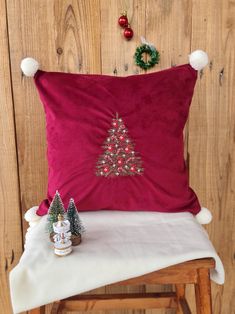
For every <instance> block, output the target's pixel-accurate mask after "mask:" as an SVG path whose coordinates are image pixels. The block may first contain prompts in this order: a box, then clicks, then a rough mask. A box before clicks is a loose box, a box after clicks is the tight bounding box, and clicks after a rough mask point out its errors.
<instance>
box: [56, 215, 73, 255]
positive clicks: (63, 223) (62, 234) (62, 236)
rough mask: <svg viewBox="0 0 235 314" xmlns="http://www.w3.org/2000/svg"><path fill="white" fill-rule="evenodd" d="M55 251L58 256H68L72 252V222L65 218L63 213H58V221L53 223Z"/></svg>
mask: <svg viewBox="0 0 235 314" xmlns="http://www.w3.org/2000/svg"><path fill="white" fill-rule="evenodd" d="M53 230H54V232H55V235H54V237H53V238H54V252H55V254H56V255H58V256H66V255H68V254H70V253H71V252H72V242H71V241H70V237H71V232H69V230H70V222H69V221H68V220H64V217H63V216H62V215H58V221H57V222H55V223H53Z"/></svg>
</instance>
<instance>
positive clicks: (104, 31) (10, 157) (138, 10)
mask: <svg viewBox="0 0 235 314" xmlns="http://www.w3.org/2000/svg"><path fill="white" fill-rule="evenodd" d="M0 7H1V18H0V51H1V53H0V69H1V71H0V95H1V97H0V120H1V124H0V134H1V136H0V183H1V185H0V187H1V191H0V192H1V193H0V202H1V203H0V204H1V211H0V227H1V228H0V275H1V277H0V308H1V313H3V314H8V313H11V307H10V299H9V293H8V280H7V276H8V272H9V270H10V269H11V268H12V267H13V266H14V265H15V264H16V263H17V261H18V260H19V257H20V254H21V252H22V249H23V248H22V236H23V234H24V233H25V231H26V228H27V225H26V224H25V222H23V220H22V217H23V214H24V212H25V211H26V209H27V208H29V207H31V206H32V205H35V204H38V203H39V202H40V201H41V200H42V199H43V198H44V197H45V192H46V181H47V164H46V158H45V153H46V142H45V120H44V113H43V109H42V106H41V104H40V102H39V99H38V96H37V93H36V90H35V87H34V85H33V80H32V79H29V78H25V77H24V76H22V74H21V71H20V68H19V64H20V61H21V59H22V58H23V57H26V56H33V57H34V58H36V59H37V60H39V61H40V64H41V68H43V69H46V70H53V71H66V72H79V73H103V74H110V75H120V76H125V75H131V74H133V73H143V71H141V70H140V69H139V68H137V67H136V66H135V65H134V62H133V54H134V51H135V48H136V46H137V45H139V43H140V41H139V38H140V36H141V35H143V36H146V38H147V40H149V41H150V42H153V43H154V44H155V45H156V46H157V48H158V49H159V51H160V53H161V62H160V64H159V65H158V66H157V67H155V68H153V69H152V71H159V70H161V69H165V68H168V67H170V66H173V65H178V64H183V63H186V62H187V60H188V59H187V55H188V54H189V53H190V51H193V50H195V49H197V48H201V49H204V50H206V51H207V52H208V54H209V57H210V66H209V67H207V68H206V69H205V70H204V71H203V72H201V73H200V77H199V80H198V82H197V86H196V90H195V95H194V98H193V102H192V107H191V113H190V118H189V122H188V124H187V128H186V131H185V138H186V153H187V155H188V156H189V157H190V158H189V167H190V179H191V184H192V186H193V188H194V189H195V190H196V191H197V193H198V195H199V197H200V199H201V202H202V204H203V205H204V206H207V207H208V208H210V209H211V210H212V212H213V215H214V220H213V222H212V223H211V224H210V225H209V226H208V227H207V230H208V232H209V234H210V237H211V240H212V242H213V243H214V245H215V247H216V249H217V251H218V253H219V255H220V256H221V258H222V260H223V262H224V266H225V270H226V274H227V279H226V284H225V285H224V287H221V286H217V285H215V284H213V285H212V287H213V308H214V313H215V314H221V313H222V314H230V313H235V298H234V295H235V271H234V264H235V253H234V252H235V215H234V206H235V198H234V187H235V185H234V183H235V182H234V180H235V169H234V161H235V158H234V154H235V152H234V146H235V145H234V142H235V140H234V138H235V135H234V134H235V129H234V128H235V107H234V102H235V89H234V87H233V86H234V76H235V53H234V48H235V47H234V46H235V44H234V43H235V2H234V1H231V0H223V1H220V0H207V1H205V0H77V1H75V0H0ZM123 10H127V11H128V17H129V20H130V22H131V26H132V27H133V29H134V32H135V36H134V38H133V40H131V41H130V42H127V41H125V40H124V39H123V37H122V30H121V29H120V28H119V26H118V25H117V19H118V17H119V15H120V12H122V11H123ZM156 288H157V289H171V287H164V288H163V287H137V288H130V289H128V290H129V291H144V290H145V289H147V290H148V291H150V290H153V289H156ZM122 289H123V288H122ZM106 290H107V293H108V292H110V290H108V289H106ZM188 297H189V300H190V303H191V305H192V308H193V309H194V311H193V313H195V306H194V301H193V290H192V288H189V289H188ZM48 308H49V307H48ZM122 312H123V313H124V312H125V313H126V312H127V311H122ZM138 312H142V311H138ZM148 312H150V311H148ZM151 312H153V313H151V314H157V313H168V314H169V313H172V312H171V311H169V310H168V311H164V310H160V311H157V310H154V311H151Z"/></svg>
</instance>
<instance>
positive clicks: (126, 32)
mask: <svg viewBox="0 0 235 314" xmlns="http://www.w3.org/2000/svg"><path fill="white" fill-rule="evenodd" d="M123 35H124V37H125V38H126V39H127V40H130V39H131V38H132V37H133V35H134V32H133V30H132V28H131V27H130V26H128V27H126V28H125V29H124V32H123Z"/></svg>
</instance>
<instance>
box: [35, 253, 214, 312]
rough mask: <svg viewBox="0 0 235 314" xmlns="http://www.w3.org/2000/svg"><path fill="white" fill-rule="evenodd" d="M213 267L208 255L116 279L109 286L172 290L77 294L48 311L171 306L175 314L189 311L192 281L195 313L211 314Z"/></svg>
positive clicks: (42, 308)
mask: <svg viewBox="0 0 235 314" xmlns="http://www.w3.org/2000/svg"><path fill="white" fill-rule="evenodd" d="M214 267H215V261H214V259H212V258H203V259H197V260H192V261H188V262H184V263H181V264H178V265H174V266H170V267H167V268H164V269H161V270H158V271H155V272H152V273H149V274H146V275H143V276H139V277H135V278H132V279H128V280H124V281H120V282H118V283H115V284H112V285H110V286H114V285H115V286H118V285H119V286H121V285H122V286H123V285H148V284H173V285H175V292H161V293H125V294H97V295H88V294H81V295H77V296H73V297H71V298H67V299H63V300H60V301H57V302H54V303H53V307H52V310H51V314H56V313H61V311H62V310H68V311H92V310H110V309H116V310H118V309H132V310H134V309H154V308H155V309H156V308H173V309H176V313H177V314H190V313H191V310H190V308H189V305H188V303H187V300H186V298H185V286H186V284H194V286H195V296H196V308H197V314H211V313H212V304H211V283H210V269H212V268H214ZM44 313H45V306H41V307H40V308H37V309H34V310H31V311H29V314H44Z"/></svg>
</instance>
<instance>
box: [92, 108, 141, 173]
mask: <svg viewBox="0 0 235 314" xmlns="http://www.w3.org/2000/svg"><path fill="white" fill-rule="evenodd" d="M108 133H109V136H108V137H107V139H106V141H105V142H104V144H103V149H104V153H103V154H102V155H100V157H99V160H98V162H97V165H96V175H97V176H104V177H118V176H134V175H141V174H143V171H144V169H143V167H142V160H141V158H140V157H139V156H138V153H136V152H135V150H134V144H133V142H132V141H131V139H130V138H129V137H128V130H127V128H126V126H125V124H124V123H123V120H122V118H120V117H118V114H116V118H114V119H113V120H112V127H111V129H110V130H109V131H108Z"/></svg>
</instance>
